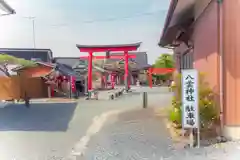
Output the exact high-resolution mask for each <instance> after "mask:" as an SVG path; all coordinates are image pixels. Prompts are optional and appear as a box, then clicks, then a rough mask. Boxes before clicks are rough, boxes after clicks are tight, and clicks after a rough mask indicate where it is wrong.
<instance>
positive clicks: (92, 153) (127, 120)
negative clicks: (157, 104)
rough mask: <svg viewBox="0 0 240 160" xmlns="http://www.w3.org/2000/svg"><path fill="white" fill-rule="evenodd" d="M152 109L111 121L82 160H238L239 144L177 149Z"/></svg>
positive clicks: (114, 118)
mask: <svg viewBox="0 0 240 160" xmlns="http://www.w3.org/2000/svg"><path fill="white" fill-rule="evenodd" d="M153 115H154V112H153V109H151V108H150V109H147V110H143V109H142V110H132V111H129V112H125V113H122V114H120V115H119V116H118V117H111V119H109V121H108V124H106V126H105V127H104V128H103V129H102V130H101V131H100V132H99V133H98V134H97V135H95V136H94V137H92V139H91V141H90V143H89V144H88V149H87V152H86V153H85V155H84V156H83V157H79V160H161V159H162V160H176V159H178V160H188V159H189V160H190V159H191V160H192V159H193V158H194V160H215V159H216V160H237V159H239V158H240V152H239V149H240V145H239V143H238V142H229V143H224V144H221V145H212V146H209V147H202V148H199V149H197V148H196V149H183V148H178V149H176V147H175V146H174V144H173V143H172V141H171V138H170V137H169V133H168V131H167V129H165V125H164V124H163V123H162V121H161V120H160V119H159V117H156V116H153Z"/></svg>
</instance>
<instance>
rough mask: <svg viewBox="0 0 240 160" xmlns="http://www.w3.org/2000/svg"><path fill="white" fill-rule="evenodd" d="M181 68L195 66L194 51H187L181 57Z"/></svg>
mask: <svg viewBox="0 0 240 160" xmlns="http://www.w3.org/2000/svg"><path fill="white" fill-rule="evenodd" d="M179 58H180V60H179V62H180V70H182V69H192V68H193V52H192V51H190V52H187V53H185V54H183V55H181V56H180V57H179Z"/></svg>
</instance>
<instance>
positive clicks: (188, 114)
mask: <svg viewBox="0 0 240 160" xmlns="http://www.w3.org/2000/svg"><path fill="white" fill-rule="evenodd" d="M182 126H183V128H199V113H198V72H197V70H195V69H187V70H182Z"/></svg>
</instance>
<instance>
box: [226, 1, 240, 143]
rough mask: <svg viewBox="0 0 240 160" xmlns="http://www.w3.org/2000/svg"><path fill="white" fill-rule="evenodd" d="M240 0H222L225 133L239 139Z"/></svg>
mask: <svg viewBox="0 0 240 160" xmlns="http://www.w3.org/2000/svg"><path fill="white" fill-rule="evenodd" d="M239 15H240V1H239V0H230V1H229V0H225V1H223V44H224V46H223V54H224V85H225V86H224V91H225V92H224V99H225V101H224V106H225V107H224V108H225V109H224V116H225V117H224V120H225V121H224V123H225V130H224V131H225V135H229V136H231V135H234V137H235V138H238V139H240V127H239V125H240V98H239V94H240V45H239V44H240V21H239Z"/></svg>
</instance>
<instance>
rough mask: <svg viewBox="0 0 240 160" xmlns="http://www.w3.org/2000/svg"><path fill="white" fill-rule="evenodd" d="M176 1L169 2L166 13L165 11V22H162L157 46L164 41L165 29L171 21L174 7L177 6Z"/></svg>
mask: <svg viewBox="0 0 240 160" xmlns="http://www.w3.org/2000/svg"><path fill="white" fill-rule="evenodd" d="M177 3H178V0H172V1H171V3H170V6H169V9H168V13H167V17H166V19H165V24H164V27H163V31H162V35H161V37H160V41H159V43H158V45H159V46H161V44H162V43H163V41H164V36H165V35H166V31H167V29H168V26H169V24H170V22H171V19H172V16H173V13H174V11H175V8H176V7H177Z"/></svg>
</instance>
